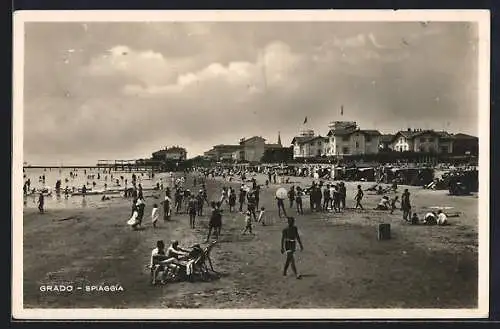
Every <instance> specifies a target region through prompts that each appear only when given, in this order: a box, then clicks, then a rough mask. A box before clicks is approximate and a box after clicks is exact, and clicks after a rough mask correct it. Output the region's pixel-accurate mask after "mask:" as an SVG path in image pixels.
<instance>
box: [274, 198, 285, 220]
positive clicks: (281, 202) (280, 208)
mask: <svg viewBox="0 0 500 329" xmlns="http://www.w3.org/2000/svg"><path fill="white" fill-rule="evenodd" d="M276 202H277V204H278V217H279V218H281V212H283V215H284V216H285V217H288V216H287V215H286V209H285V200H283V199H281V198H278V197H277V196H276Z"/></svg>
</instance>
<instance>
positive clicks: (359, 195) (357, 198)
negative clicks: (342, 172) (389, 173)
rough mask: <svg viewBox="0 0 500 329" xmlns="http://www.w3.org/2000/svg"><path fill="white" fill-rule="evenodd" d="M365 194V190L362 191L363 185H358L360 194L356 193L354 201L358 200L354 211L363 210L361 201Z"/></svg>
mask: <svg viewBox="0 0 500 329" xmlns="http://www.w3.org/2000/svg"><path fill="white" fill-rule="evenodd" d="M364 195H365V194H364V193H363V190H362V189H361V185H358V192H357V193H356V196H355V197H354V200H356V207H354V209H358V207H359V208H361V209H363V205H362V204H361V200H363V196H364Z"/></svg>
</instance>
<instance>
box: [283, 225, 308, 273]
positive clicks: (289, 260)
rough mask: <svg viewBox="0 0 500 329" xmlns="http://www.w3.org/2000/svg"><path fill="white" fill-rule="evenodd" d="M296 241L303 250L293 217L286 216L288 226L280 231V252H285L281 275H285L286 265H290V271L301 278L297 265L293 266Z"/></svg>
mask: <svg viewBox="0 0 500 329" xmlns="http://www.w3.org/2000/svg"><path fill="white" fill-rule="evenodd" d="M296 242H298V243H299V245H300V251H303V250H304V246H303V245H302V241H301V240H300V236H299V230H298V229H297V226H295V218H293V217H288V226H287V227H286V228H285V229H284V230H283V231H282V233H281V253H282V254H283V253H285V252H286V261H285V266H284V268H283V276H286V274H287V271H288V266H290V265H292V272H293V274H294V275H295V277H296V278H297V279H301V278H302V277H301V275H299V274H298V273H297V267H296V266H295V257H294V253H295V250H296Z"/></svg>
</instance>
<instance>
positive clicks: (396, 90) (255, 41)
mask: <svg viewBox="0 0 500 329" xmlns="http://www.w3.org/2000/svg"><path fill="white" fill-rule="evenodd" d="M87 25H88V26H87V30H86V31H85V30H84V29H83V28H82V25H81V24H80V23H75V24H74V26H73V25H71V24H69V23H68V25H64V26H62V25H57V24H54V25H50V26H47V25H43V26H41V25H33V26H31V27H30V28H29V29H27V39H26V40H27V41H26V50H27V53H26V69H25V72H26V81H25V83H26V84H25V103H24V112H25V138H24V141H25V145H24V152H25V156H26V161H41V162H43V161H45V162H50V161H52V160H54V159H61V160H63V161H65V162H71V161H74V162H76V161H77V160H78V161H83V160H85V159H87V162H86V163H94V162H95V161H97V159H99V158H136V157H148V156H150V155H151V152H153V151H155V150H157V149H158V148H160V147H164V146H166V145H173V144H179V145H184V146H186V147H187V149H188V152H189V154H190V155H191V156H192V155H195V154H200V153H202V152H203V151H205V150H206V149H209V148H210V147H211V146H212V145H215V144H220V143H228V144H232V143H236V142H237V141H238V140H239V138H241V137H250V136H253V135H262V136H264V137H265V138H267V139H269V140H270V141H271V142H273V141H275V140H276V138H277V132H278V131H281V137H282V140H283V141H284V142H285V143H288V142H289V141H290V140H291V138H292V137H293V136H294V135H295V134H296V133H297V132H298V131H299V130H300V128H301V127H302V122H303V119H304V116H305V115H307V116H308V118H309V123H310V125H311V128H314V129H315V130H316V131H317V133H321V134H325V132H326V130H327V124H328V122H329V121H331V120H338V119H341V118H340V117H339V109H340V106H341V105H344V117H343V119H349V120H355V121H358V123H359V124H360V125H361V126H362V127H365V128H367V129H380V130H381V131H393V130H398V129H405V128H406V127H407V126H408V125H409V124H410V123H411V124H412V125H413V126H415V127H422V128H425V126H426V125H428V126H430V127H434V128H436V129H440V122H443V121H444V122H446V121H450V119H449V118H450V117H453V118H454V120H453V122H452V126H451V127H450V129H452V130H462V131H464V132H470V133H473V134H474V133H475V130H476V127H475V125H476V123H477V108H476V104H477V81H476V79H475V78H474V77H476V76H477V65H476V64H474V63H475V61H476V59H477V50H474V47H473V46H474V44H475V43H477V34H474V29H471V28H467V27H465V26H462V25H460V24H458V23H442V24H437V23H436V24H428V25H427V27H425V28H423V27H422V26H421V24H418V23H415V24H413V23H412V24H408V23H401V24H399V23H398V24H392V25H391V24H385V23H364V24H361V23H339V22H336V23H314V24H313V23H279V24H278V23H224V24H216V23H209V24H205V23H196V24H192V23H189V24H187V23H185V24H184V23H179V24H177V23H175V24H172V23H158V22H157V23H135V24H132V23H116V24H115V23H113V24H111V23H106V24H104V23H87ZM402 39H405V40H408V43H409V46H405V45H404V44H402V42H401V40H402ZM69 49H74V50H75V52H72V53H69V54H71V58H70V61H69V62H68V63H67V64H65V63H64V62H63V59H64V57H61V54H68V50H69ZM80 50H82V51H80ZM457 67H460V68H461V69H460V70H457V69H456V68H457ZM437 97H439V102H436V98H437ZM44 159H45V160H44ZM82 159H83V160H82ZM70 160H71V161H70Z"/></svg>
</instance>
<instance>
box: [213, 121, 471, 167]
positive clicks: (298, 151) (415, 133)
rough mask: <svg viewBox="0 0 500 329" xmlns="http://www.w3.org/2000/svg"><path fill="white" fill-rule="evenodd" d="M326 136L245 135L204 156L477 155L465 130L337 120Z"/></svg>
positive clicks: (238, 158) (236, 158) (243, 158)
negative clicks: (390, 128) (390, 129)
mask: <svg viewBox="0 0 500 329" xmlns="http://www.w3.org/2000/svg"><path fill="white" fill-rule="evenodd" d="M328 128H329V130H328V133H327V134H326V136H321V135H316V134H315V132H314V130H312V129H305V130H303V131H301V132H300V135H299V136H296V137H294V138H293V139H292V141H291V146H289V147H284V146H283V145H282V143H281V137H280V135H279V133H278V141H277V143H276V144H268V143H266V139H264V138H262V137H260V136H254V137H251V138H242V139H240V141H239V143H238V144H234V145H226V144H221V145H215V146H214V147H213V148H212V149H210V150H209V151H206V152H205V153H204V157H206V158H210V159H214V160H218V161H222V160H234V161H249V162H259V161H261V159H262V158H263V156H264V155H265V154H266V153H271V154H273V153H287V152H288V153H291V155H292V156H293V158H294V159H304V158H317V157H324V156H326V157H348V156H360V155H369V154H378V153H380V152H415V153H433V154H447V155H458V156H464V155H472V156H477V154H478V148H479V143H478V138H477V137H475V136H470V135H466V134H462V133H458V134H452V133H448V132H446V131H434V130H424V129H407V130H402V131H398V132H397V133H395V134H382V133H380V131H378V130H365V129H360V128H359V127H358V125H357V123H356V122H354V121H334V122H331V123H330V124H329V126H328Z"/></svg>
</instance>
